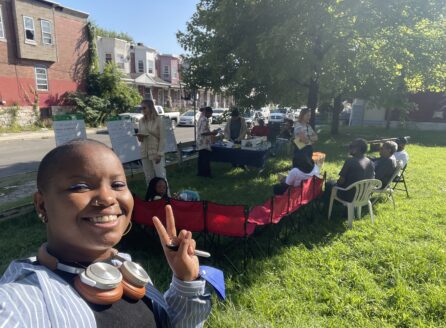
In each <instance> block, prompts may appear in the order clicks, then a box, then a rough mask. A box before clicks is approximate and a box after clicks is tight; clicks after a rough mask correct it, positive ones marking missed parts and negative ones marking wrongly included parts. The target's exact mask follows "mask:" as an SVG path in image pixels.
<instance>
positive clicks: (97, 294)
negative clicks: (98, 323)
mask: <svg viewBox="0 0 446 328" xmlns="http://www.w3.org/2000/svg"><path fill="white" fill-rule="evenodd" d="M74 287H75V288H76V290H77V292H78V293H79V294H80V295H81V296H82V297H83V298H84V299H85V300H87V301H88V302H90V303H93V304H99V305H109V304H113V303H115V302H117V301H119V300H120V299H121V298H122V295H123V293H124V290H123V288H122V284H119V285H118V287H116V288H114V289H110V290H102V289H99V288H95V287H91V286H88V285H87V284H84V283H83V282H82V281H81V279H80V277H79V276H77V277H76V278H74Z"/></svg>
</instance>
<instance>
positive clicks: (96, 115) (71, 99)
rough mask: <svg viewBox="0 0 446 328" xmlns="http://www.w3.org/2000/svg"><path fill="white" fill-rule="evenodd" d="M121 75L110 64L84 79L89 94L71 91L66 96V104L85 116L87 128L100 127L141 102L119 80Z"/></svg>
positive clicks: (134, 90) (136, 95)
mask: <svg viewBox="0 0 446 328" xmlns="http://www.w3.org/2000/svg"><path fill="white" fill-rule="evenodd" d="M121 77H122V74H121V72H120V71H119V70H118V68H117V67H116V66H115V65H113V64H111V63H110V64H108V65H107V66H106V67H105V68H104V72H103V73H96V72H93V73H90V75H89V76H88V77H87V91H88V94H86V93H82V92H71V93H68V94H67V95H66V96H65V101H64V102H65V103H66V104H67V105H72V106H75V111H76V112H77V113H80V114H82V115H84V119H85V123H86V124H87V125H89V126H95V127H96V126H99V125H101V124H103V123H104V121H105V120H106V119H107V118H108V117H110V116H115V115H118V114H119V113H124V112H127V111H130V110H131V109H132V108H133V107H134V106H136V105H137V104H139V103H140V102H141V96H140V95H139V93H138V91H137V90H136V89H134V88H132V87H129V86H128V85H127V84H125V83H124V82H122V81H121Z"/></svg>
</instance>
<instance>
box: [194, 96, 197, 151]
mask: <svg viewBox="0 0 446 328" xmlns="http://www.w3.org/2000/svg"><path fill="white" fill-rule="evenodd" d="M193 96H194V142H195V147H197V120H196V118H197V89H194V90H193Z"/></svg>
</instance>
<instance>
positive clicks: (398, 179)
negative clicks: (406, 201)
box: [393, 164, 409, 198]
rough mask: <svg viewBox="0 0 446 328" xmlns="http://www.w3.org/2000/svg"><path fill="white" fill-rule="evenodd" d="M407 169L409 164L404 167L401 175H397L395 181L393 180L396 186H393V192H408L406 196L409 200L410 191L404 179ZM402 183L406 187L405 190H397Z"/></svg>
mask: <svg viewBox="0 0 446 328" xmlns="http://www.w3.org/2000/svg"><path fill="white" fill-rule="evenodd" d="M406 168H407V164H406V165H405V166H404V167H403V169H402V170H401V172H400V174H399V175H397V176H396V177H395V179H393V182H394V185H393V190H402V191H406V196H407V198H409V189H407V185H406V179H405V177H404V173H405V172H406ZM400 183H402V184H403V186H404V189H403V188H399V189H398V188H397V186H398V184H400Z"/></svg>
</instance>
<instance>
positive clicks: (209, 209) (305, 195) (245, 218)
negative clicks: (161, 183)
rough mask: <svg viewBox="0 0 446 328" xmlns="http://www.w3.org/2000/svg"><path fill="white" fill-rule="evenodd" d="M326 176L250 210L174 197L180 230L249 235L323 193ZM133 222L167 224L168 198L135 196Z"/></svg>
mask: <svg viewBox="0 0 446 328" xmlns="http://www.w3.org/2000/svg"><path fill="white" fill-rule="evenodd" d="M323 183H324V179H322V178H318V177H313V178H312V179H308V180H306V181H303V182H302V185H301V186H299V187H296V188H294V187H290V189H289V190H288V191H287V192H285V193H284V194H283V195H278V196H274V197H272V198H269V199H267V200H266V201H265V203H264V204H262V205H256V206H254V207H253V208H252V209H251V211H249V213H247V211H246V209H247V206H245V205H222V204H217V203H213V202H209V201H198V202H187V201H181V200H176V199H171V200H170V204H171V206H172V210H173V213H174V215H175V224H176V227H177V228H178V229H186V230H190V231H192V232H203V231H204V232H210V233H214V234H217V235H222V236H228V237H246V236H249V235H251V234H252V233H253V232H254V229H255V226H260V225H267V224H276V223H278V222H280V220H281V219H282V218H283V217H284V216H287V215H288V214H291V213H293V212H295V211H297V210H298V209H299V208H300V207H301V206H302V205H305V204H308V203H310V202H311V201H313V200H314V199H315V198H317V197H319V196H320V195H321V194H322V186H323ZM134 200H135V206H134V209H133V221H134V222H135V223H139V224H144V225H147V226H149V227H153V222H152V217H153V216H157V217H159V218H160V220H161V221H162V222H163V224H165V220H166V214H165V209H164V207H165V205H166V201H165V200H164V199H160V200H156V201H152V202H145V201H143V200H141V199H140V198H138V197H136V196H135V197H134Z"/></svg>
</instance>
